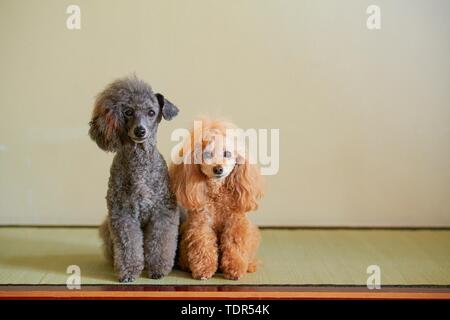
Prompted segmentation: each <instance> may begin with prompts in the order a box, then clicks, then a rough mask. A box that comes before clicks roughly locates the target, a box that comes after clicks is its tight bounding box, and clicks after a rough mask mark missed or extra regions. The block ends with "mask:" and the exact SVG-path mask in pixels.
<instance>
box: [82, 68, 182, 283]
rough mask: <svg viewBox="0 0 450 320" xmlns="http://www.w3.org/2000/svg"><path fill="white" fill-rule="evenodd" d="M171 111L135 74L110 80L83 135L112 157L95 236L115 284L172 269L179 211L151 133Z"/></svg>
mask: <svg viewBox="0 0 450 320" xmlns="http://www.w3.org/2000/svg"><path fill="white" fill-rule="evenodd" d="M177 113H178V108H177V107H175V106H174V105H173V104H172V103H170V102H169V101H168V100H167V99H165V98H164V97H163V96H162V95H161V94H159V93H156V94H155V93H154V92H153V91H152V89H151V87H150V86H149V85H148V84H146V83H145V82H144V81H142V80H139V79H138V78H136V77H135V76H132V77H129V78H123V79H119V80H116V81H114V82H112V83H111V84H110V85H108V86H107V87H106V89H105V90H104V91H103V92H101V93H100V94H99V95H98V96H97V99H96V101H95V106H94V110H93V114H92V120H91V122H90V130H89V135H90V137H91V138H92V139H93V140H94V141H95V142H96V143H97V145H98V146H99V147H100V148H101V149H103V150H105V151H109V152H115V153H116V154H115V156H114V160H113V163H112V166H111V170H110V178H109V184H108V192H107V196H106V201H107V207H108V216H107V218H106V220H105V222H104V223H103V224H102V225H101V227H100V235H101V237H102V238H103V241H104V249H105V254H106V256H107V257H109V258H111V259H112V260H113V264H114V269H115V271H116V272H117V274H118V278H119V281H120V282H130V281H133V280H134V279H135V278H136V277H138V276H140V274H141V272H142V271H143V269H144V267H145V268H146V270H147V272H148V276H149V277H150V278H153V279H158V278H161V277H163V276H165V275H167V274H168V273H169V272H170V271H171V269H172V267H173V265H174V261H175V252H176V248H177V238H178V227H179V210H178V208H177V204H176V199H175V195H174V194H173V192H171V190H170V186H169V175H168V169H167V165H166V162H165V161H164V159H163V157H162V155H161V154H160V153H159V151H158V149H157V147H156V133H157V129H158V125H159V123H160V121H161V119H162V118H164V119H166V120H170V119H172V118H173V117H175V116H176V115H177Z"/></svg>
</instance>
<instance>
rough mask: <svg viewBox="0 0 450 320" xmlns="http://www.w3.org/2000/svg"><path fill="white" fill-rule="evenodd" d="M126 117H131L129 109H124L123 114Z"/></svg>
mask: <svg viewBox="0 0 450 320" xmlns="http://www.w3.org/2000/svg"><path fill="white" fill-rule="evenodd" d="M123 113H124V114H125V115H126V116H127V117H132V116H133V113H134V111H133V109H131V108H126V109H125V111H124V112H123Z"/></svg>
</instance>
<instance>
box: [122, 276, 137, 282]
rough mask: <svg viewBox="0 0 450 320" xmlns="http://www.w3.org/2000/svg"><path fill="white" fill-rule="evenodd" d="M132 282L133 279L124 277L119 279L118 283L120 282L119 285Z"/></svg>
mask: <svg viewBox="0 0 450 320" xmlns="http://www.w3.org/2000/svg"><path fill="white" fill-rule="evenodd" d="M134 280H135V278H134V277H130V276H124V277H120V278H119V282H121V283H129V282H133V281H134Z"/></svg>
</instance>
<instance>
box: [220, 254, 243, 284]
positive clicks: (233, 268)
mask: <svg viewBox="0 0 450 320" xmlns="http://www.w3.org/2000/svg"><path fill="white" fill-rule="evenodd" d="M247 270H248V263H245V261H243V260H242V259H230V260H228V261H226V263H225V261H223V263H222V272H223V276H224V277H225V279H228V280H239V279H240V278H242V277H243V276H244V275H245V274H246V272H247Z"/></svg>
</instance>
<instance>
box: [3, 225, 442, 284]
mask: <svg viewBox="0 0 450 320" xmlns="http://www.w3.org/2000/svg"><path fill="white" fill-rule="evenodd" d="M262 233H263V242H262V245H261V249H260V253H259V257H260V259H261V260H262V266H261V267H260V268H259V270H258V271H257V272H256V273H253V274H249V275H247V276H246V277H245V278H243V279H241V280H239V281H229V280H225V279H224V278H223V277H222V276H221V275H220V274H218V275H216V276H215V277H214V278H213V279H210V280H207V281H197V280H193V279H191V277H190V274H188V273H185V272H182V271H179V270H174V271H173V272H172V273H171V274H170V275H169V276H167V277H165V278H164V279H162V280H151V279H147V278H145V277H141V278H139V279H138V280H137V281H136V282H135V284H151V285H155V284H165V285H191V284H197V285H198V284H202V285H207V284H215V285H217V284H226V285H230V284H231V285H234V284H236V285H237V284H240V285H243V284H246V285H365V284H366V281H367V277H368V274H367V273H366V270H367V267H368V266H369V265H378V266H379V267H380V269H381V281H382V285H411V286H414V285H450V230H435V231H430V230H324V229H317V230H316V229H306V230H305V229H266V230H263V231H262ZM100 246H101V243H100V239H99V238H98V236H97V230H96V229H95V228H9V227H8V228H7V227H2V228H0V284H2V285H4V284H24V285H30V284H65V283H66V280H67V277H68V274H67V273H66V269H67V267H68V266H70V265H78V266H79V267H80V268H81V277H82V284H97V285H98V284H117V283H118V282H117V281H116V277H115V275H114V273H113V271H112V267H111V266H110V265H109V264H108V263H107V262H106V261H105V260H104V258H103V257H102V255H101V250H100Z"/></svg>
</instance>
